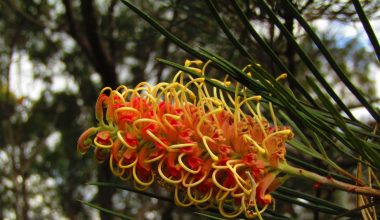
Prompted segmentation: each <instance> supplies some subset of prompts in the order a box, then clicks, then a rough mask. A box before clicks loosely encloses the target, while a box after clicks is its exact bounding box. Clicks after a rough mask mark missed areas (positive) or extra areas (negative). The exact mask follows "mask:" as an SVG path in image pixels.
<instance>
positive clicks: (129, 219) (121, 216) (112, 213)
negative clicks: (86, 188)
mask: <svg viewBox="0 0 380 220" xmlns="http://www.w3.org/2000/svg"><path fill="white" fill-rule="evenodd" d="M78 201H79V202H81V203H83V204H85V205H87V206H90V207H92V208H94V209H97V210H99V211H101V212H105V213H108V214H110V215H112V216H115V217H119V218H121V219H128V220H134V218H132V217H129V216H127V215H124V214H121V213H119V212H115V211H113V210H109V209H106V208H103V207H100V206H98V205H96V204H93V203H90V202H86V201H83V200H78Z"/></svg>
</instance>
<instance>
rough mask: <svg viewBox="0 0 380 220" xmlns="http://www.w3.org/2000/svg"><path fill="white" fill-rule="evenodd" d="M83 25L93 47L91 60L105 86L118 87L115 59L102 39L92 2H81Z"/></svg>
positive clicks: (85, 0) (87, 0)
mask: <svg viewBox="0 0 380 220" xmlns="http://www.w3.org/2000/svg"><path fill="white" fill-rule="evenodd" d="M81 12H82V17H83V24H84V29H85V33H86V36H87V39H88V42H89V44H90V46H91V54H90V60H91V61H92V64H93V65H94V68H95V70H96V71H97V72H98V73H99V74H100V75H101V78H102V82H103V85H104V86H110V87H112V88H115V87H117V85H118V82H117V77H116V67H115V63H114V61H113V58H112V56H111V54H110V52H109V49H108V48H107V47H106V44H105V42H103V41H102V39H101V38H100V31H99V26H98V18H97V16H96V15H95V9H94V5H93V1H92V0H83V1H82V2H81Z"/></svg>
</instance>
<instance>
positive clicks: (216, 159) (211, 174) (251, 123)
mask: <svg viewBox="0 0 380 220" xmlns="http://www.w3.org/2000/svg"><path fill="white" fill-rule="evenodd" d="M208 64H209V62H208V63H206V64H205V65H203V66H202V62H200V61H186V63H185V66H187V67H188V68H191V69H192V70H194V71H196V72H199V73H201V74H202V75H204V74H205V73H204V72H205V70H206V67H207V65H208ZM213 81H215V82H217V83H219V84H220V85H221V86H230V85H231V83H230V82H229V81H227V77H226V78H225V80H224V81H223V82H221V81H218V80H213ZM242 91H243V92H242ZM245 91H246V89H245V88H242V87H241V86H240V85H239V84H238V83H236V85H235V93H232V94H231V93H229V92H225V91H223V90H221V89H218V88H216V87H212V88H208V87H207V86H206V84H205V79H204V77H203V76H202V77H200V78H193V77H191V76H188V79H186V75H185V73H183V72H181V71H180V72H178V73H177V74H176V76H175V77H174V79H173V81H172V82H171V83H159V84H157V85H155V86H150V85H149V84H148V83H145V82H143V83H140V84H139V85H137V86H136V87H135V88H133V89H131V88H127V87H125V86H120V87H118V88H117V89H116V90H112V89H110V88H104V89H103V90H102V91H101V93H100V95H99V98H98V100H97V102H96V118H97V120H98V122H99V125H98V127H96V128H90V129H89V130H87V131H85V132H84V133H83V134H82V135H81V137H80V138H79V140H78V151H79V152H81V153H86V152H87V151H88V149H89V148H90V147H91V146H93V147H94V148H95V156H96V159H97V160H98V161H99V162H103V161H105V160H107V159H108V160H109V164H110V168H111V170H112V172H113V173H114V174H115V175H116V176H119V177H120V178H122V179H123V180H124V179H126V178H125V176H126V175H132V177H133V181H134V183H135V186H136V187H137V188H139V189H142V190H144V189H146V188H148V187H149V186H150V185H151V184H153V183H154V182H155V180H156V181H158V182H160V183H164V185H166V186H171V187H172V188H174V189H175V195H174V200H175V202H176V204H178V205H181V206H189V205H197V206H202V207H204V206H207V204H208V205H215V206H217V207H218V208H219V210H220V213H221V214H222V215H223V216H225V217H228V218H234V217H236V216H238V215H240V214H241V213H245V215H246V216H247V217H254V216H257V215H260V213H261V212H262V211H263V210H265V209H266V207H267V206H268V205H269V204H270V203H271V201H272V197H271V196H270V191H271V190H273V188H275V185H276V184H275V183H277V182H279V181H276V178H277V174H278V172H277V171H276V167H278V165H279V164H280V163H283V162H284V161H285V153H286V150H285V141H286V140H287V139H288V138H291V136H292V132H291V131H290V130H289V129H288V128H285V127H278V126H277V125H276V119H275V118H273V120H274V123H275V126H270V124H269V123H268V122H267V120H266V119H264V118H263V116H262V115H261V113H260V110H259V109H260V103H259V102H258V101H259V100H260V96H253V97H247V94H246V92H245ZM211 92H212V93H211ZM195 94H197V95H195ZM210 94H213V96H210ZM253 106H256V110H254V107H253ZM272 115H273V114H272ZM91 136H93V142H92V143H91V141H90V140H91V139H90V138H91ZM228 204H229V205H232V206H233V207H235V206H236V207H237V209H236V210H234V211H233V212H230V213H227V212H226V211H225V210H224V206H225V205H228ZM258 205H260V206H262V207H263V208H262V209H261V211H257V210H258V209H257V206H258ZM252 206H255V209H254V210H253V209H252Z"/></svg>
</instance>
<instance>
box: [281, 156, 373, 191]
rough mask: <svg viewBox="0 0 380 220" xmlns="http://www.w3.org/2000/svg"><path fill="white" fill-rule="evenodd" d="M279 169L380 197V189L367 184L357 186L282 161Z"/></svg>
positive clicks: (333, 185)
mask: <svg viewBox="0 0 380 220" xmlns="http://www.w3.org/2000/svg"><path fill="white" fill-rule="evenodd" d="M278 169H279V170H281V171H282V172H284V173H287V174H289V175H292V176H297V177H302V178H306V179H309V180H313V181H315V182H317V183H321V184H325V185H329V186H332V187H335V188H338V189H341V190H344V191H347V192H351V193H358V194H363V195H369V196H376V197H380V190H378V189H374V188H370V187H367V186H357V185H352V184H349V183H345V182H342V181H339V180H336V179H334V178H332V177H331V176H328V177H324V176H321V175H319V174H316V173H313V172H310V171H307V170H304V169H301V168H296V167H293V166H290V165H289V164H287V163H282V164H280V165H279V167H278Z"/></svg>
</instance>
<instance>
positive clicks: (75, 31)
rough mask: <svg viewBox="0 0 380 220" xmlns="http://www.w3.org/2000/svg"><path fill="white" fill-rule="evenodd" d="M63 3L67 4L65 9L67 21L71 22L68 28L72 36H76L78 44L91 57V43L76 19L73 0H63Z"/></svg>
mask: <svg viewBox="0 0 380 220" xmlns="http://www.w3.org/2000/svg"><path fill="white" fill-rule="evenodd" d="M63 4H64V5H65V9H66V13H65V15H66V19H67V23H68V24H69V30H68V33H69V35H70V36H71V37H72V38H74V40H75V41H76V42H77V44H78V45H79V46H80V47H81V48H82V50H83V52H84V53H85V54H86V55H87V56H88V57H90V56H91V52H90V51H91V50H90V45H89V42H88V40H87V38H86V37H85V36H84V35H83V33H82V32H81V30H80V28H79V27H78V25H77V23H76V21H75V20H74V16H73V9H72V5H71V0H63Z"/></svg>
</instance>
